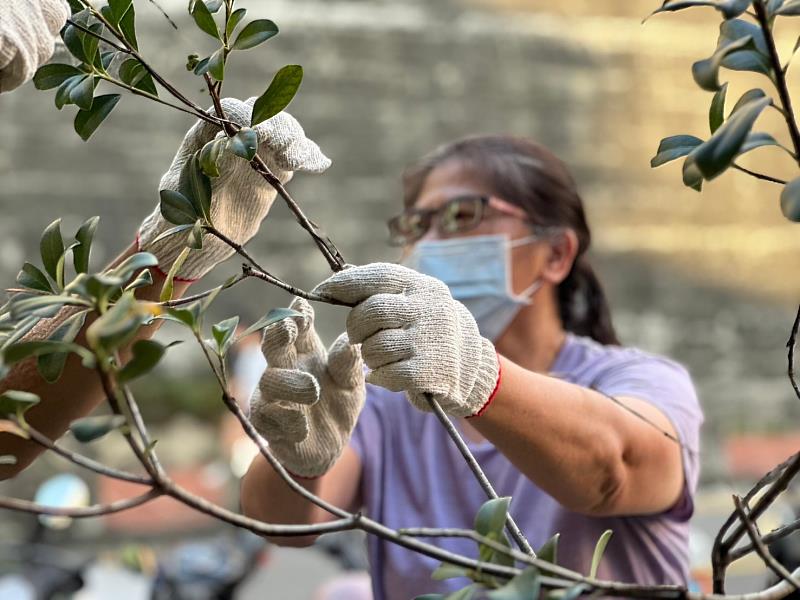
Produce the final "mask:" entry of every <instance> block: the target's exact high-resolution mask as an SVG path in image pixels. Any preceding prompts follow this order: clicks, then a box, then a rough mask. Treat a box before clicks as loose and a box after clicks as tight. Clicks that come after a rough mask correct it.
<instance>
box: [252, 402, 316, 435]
mask: <svg viewBox="0 0 800 600" xmlns="http://www.w3.org/2000/svg"><path fill="white" fill-rule="evenodd" d="M250 419H251V421H252V422H253V426H254V427H255V428H256V430H257V431H258V433H260V434H261V436H262V437H263V438H264V439H266V440H267V441H268V442H270V443H276V442H284V441H285V442H289V443H295V444H296V443H299V442H302V441H303V440H305V439H306V438H307V437H308V433H309V428H308V418H307V417H306V415H305V413H304V412H303V411H302V410H301V409H300V408H298V407H297V406H287V405H285V404H266V405H260V404H259V405H256V406H254V407H253V410H252V411H251V414H250Z"/></svg>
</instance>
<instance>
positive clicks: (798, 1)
mask: <svg viewBox="0 0 800 600" xmlns="http://www.w3.org/2000/svg"><path fill="white" fill-rule="evenodd" d="M775 14H777V15H781V16H782V17H797V16H800V0H789V1H788V2H786V3H785V4H784V5H783V6H781V7H780V8H779V9H778V10H777V11H776V12H775Z"/></svg>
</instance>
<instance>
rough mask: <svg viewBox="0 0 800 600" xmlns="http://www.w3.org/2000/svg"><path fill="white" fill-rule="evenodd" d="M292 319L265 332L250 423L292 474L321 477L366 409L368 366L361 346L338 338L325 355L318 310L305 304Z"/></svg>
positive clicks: (300, 302) (298, 304) (296, 306)
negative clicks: (317, 325) (263, 361)
mask: <svg viewBox="0 0 800 600" xmlns="http://www.w3.org/2000/svg"><path fill="white" fill-rule="evenodd" d="M290 308H293V309H294V310H296V311H298V312H299V313H301V314H302V315H303V316H302V317H289V318H286V319H282V320H281V321H279V322H277V323H274V324H273V325H270V326H269V327H267V328H266V329H265V330H264V336H263V341H262V345H261V347H262V351H263V352H264V357H265V358H266V359H267V369H266V370H265V371H264V374H263V375H262V376H261V381H260V382H259V385H258V389H257V390H256V392H255V394H254V395H253V398H252V400H251V402H250V419H251V421H252V423H253V426H255V428H256V430H257V431H258V432H259V433H260V434H261V435H262V436H263V437H264V438H265V439H266V440H267V441H268V442H269V447H270V448H271V449H272V452H273V453H274V455H275V458H277V459H278V460H279V461H280V463H281V464H282V465H283V466H284V467H286V469H288V470H289V471H290V472H291V473H292V474H294V475H301V476H303V477H318V476H320V475H322V474H324V473H325V472H326V471H327V470H328V469H330V468H331V467H332V466H333V464H334V463H335V462H336V459H337V458H339V456H340V455H341V453H342V450H343V449H344V447H345V445H346V444H347V442H348V441H349V440H350V434H351V432H352V431H353V427H355V424H356V420H357V419H358V414H359V413H360V412H361V408H362V406H363V405H364V399H365V397H366V389H365V387H364V364H363V362H362V361H361V354H360V353H359V350H358V346H354V345H351V344H350V343H349V341H348V339H347V334H344V333H343V334H342V335H340V336H339V337H338V338H337V339H336V341H335V342H334V343H333V345H331V347H330V350H328V351H326V350H325V347H324V346H323V345H322V341H321V340H320V339H319V336H318V335H317V332H316V331H315V330H314V310H313V309H312V308H311V305H310V304H309V303H308V302H306V301H305V300H303V299H302V298H296V299H295V300H294V302H292V304H291V306H290Z"/></svg>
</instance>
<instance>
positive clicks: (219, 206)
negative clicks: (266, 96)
mask: <svg viewBox="0 0 800 600" xmlns="http://www.w3.org/2000/svg"><path fill="white" fill-rule="evenodd" d="M255 100H256V99H255V98H254V97H253V98H249V99H248V100H246V101H245V102H242V101H240V100H237V99H235V98H223V99H222V108H223V110H224V111H225V114H226V115H227V117H228V119H229V120H231V121H233V122H234V123H237V124H238V125H242V126H249V125H250V115H251V113H252V112H253V104H254V102H255ZM209 111H210V112H213V108H211V109H209ZM253 129H254V130H255V132H256V134H257V135H258V155H259V156H260V157H261V158H262V159H264V162H266V164H267V166H268V167H269V168H270V170H271V171H272V172H273V173H274V174H275V176H276V177H278V179H280V180H281V182H282V183H284V184H285V183H287V182H288V181H289V180H290V179H291V178H292V175H293V174H294V171H309V172H312V173H321V172H323V171H324V170H325V169H327V168H328V167H329V166H330V164H331V161H330V159H328V157H326V156H325V155H324V154H323V153H322V151H321V150H320V149H319V146H317V144H315V143H314V142H313V141H311V140H310V139H308V138H307V137H306V135H305V132H304V131H303V128H302V127H301V126H300V123H298V122H297V120H296V119H295V118H294V117H293V116H291V115H290V114H289V113H286V112H281V113H278V114H277V115H275V116H274V117H272V118H271V119H267V120H266V121H264V122H263V123H259V124H258V125H256V126H255V127H254V128H253ZM224 135H225V134H224V133H222V132H220V130H219V129H218V128H217V127H215V126H214V125H212V124H210V123H207V122H205V121H202V120H199V121H197V123H195V125H194V126H193V127H192V128H191V129H190V130H189V131H188V133H187V134H186V137H185V138H184V139H183V142H182V143H181V146H180V148H178V152H177V153H176V154H175V158H173V160H172V165H171V166H170V168H169V170H168V171H167V172H166V173H165V174H164V176H163V177H162V178H161V183H160V185H159V190H165V189H166V190H173V191H177V190H178V189H179V183H180V177H181V171H182V170H183V167H184V166H185V165H186V163H187V162H188V161H189V160H190V159H191V158H192V156H193V155H194V153H195V152H197V151H198V150H200V149H201V148H202V147H203V146H204V145H205V144H206V143H207V142H210V141H211V140H213V139H214V138H216V137H221V136H224ZM219 170H220V176H219V177H212V178H211V220H212V222H213V224H214V226H215V227H216V228H217V229H219V230H220V231H221V232H222V233H223V234H225V235H226V236H227V237H228V238H230V239H232V240H233V241H234V242H237V243H238V244H244V243H245V242H247V241H248V240H249V239H250V238H252V237H253V236H254V235H255V234H256V233H257V232H258V228H259V227H260V226H261V221H262V220H263V219H264V218H265V217H266V216H267V213H268V212H269V209H270V207H271V206H272V203H273V201H274V200H275V196H276V195H277V192H276V191H275V189H274V188H273V187H272V186H271V185H270V184H269V183H267V181H266V180H264V178H263V177H261V175H259V174H258V173H256V172H255V171H254V170H253V169H252V168H251V167H250V163H248V162H247V161H246V160H245V159H243V158H239V157H238V156H234V155H233V154H231V153H230V152H225V153H224V155H223V157H222V159H221V160H220V161H219ZM172 227H174V225H172V224H171V223H168V222H167V221H166V220H165V219H164V217H163V216H162V215H161V212H160V209H159V207H158V206H156V209H155V210H154V211H153V213H152V214H151V215H150V216H148V217H147V218H146V219H145V220H144V222H143V223H142V225H141V227H140V229H139V237H138V239H139V249H140V250H144V251H147V252H152V253H153V254H155V255H156V257H157V258H158V259H159V267H160V268H161V270H162V271H164V272H166V271H168V270H169V268H170V266H171V265H172V263H173V262H174V261H175V259H176V258H177V257H178V255H179V254H180V252H181V251H182V250H183V248H184V247H185V244H186V234H185V233H179V234H176V235H173V236H169V237H167V238H164V239H161V240H159V241H155V240H156V238H158V236H159V235H161V234H162V233H163V232H165V231H167V230H168V229H170V228H172ZM233 252H234V250H233V249H232V248H231V247H230V246H229V245H227V244H226V243H224V242H222V241H221V240H219V239H217V238H216V237H212V236H211V235H210V234H205V235H204V236H203V248H202V249H200V250H193V251H192V252H190V253H189V256H188V258H187V259H186V262H184V264H183V266H182V267H181V269H180V270H179V271H178V277H179V278H180V279H183V280H190V281H191V280H195V279H199V278H200V277H202V276H203V275H205V274H206V273H207V272H208V271H210V270H211V269H212V268H214V266H215V265H217V264H218V263H220V262H222V261H223V260H225V259H226V258H228V257H229V256H231V254H233Z"/></svg>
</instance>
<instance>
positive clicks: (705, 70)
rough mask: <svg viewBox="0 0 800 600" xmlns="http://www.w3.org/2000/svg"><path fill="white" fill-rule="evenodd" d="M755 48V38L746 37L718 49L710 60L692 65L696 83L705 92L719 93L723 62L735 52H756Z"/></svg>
mask: <svg viewBox="0 0 800 600" xmlns="http://www.w3.org/2000/svg"><path fill="white" fill-rule="evenodd" d="M755 47H756V46H755V43H754V42H753V38H752V37H751V36H749V35H746V36H744V37H742V38H739V39H737V40H734V41H732V42H730V43H728V44H725V45H724V46H722V47H720V48H718V49H717V51H716V52H714V54H712V55H711V57H710V58H707V59H705V60H699V61H697V62H696V63H694V64H693V65H692V76H693V77H694V80H695V82H696V83H697V85H699V86H700V87H701V88H702V89H704V90H707V91H709V92H715V91H717V90H718V89H719V88H720V84H719V69H720V66H721V65H722V60H723V59H724V58H725V57H726V56H728V55H730V54H732V53H734V52H739V51H741V50H755Z"/></svg>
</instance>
